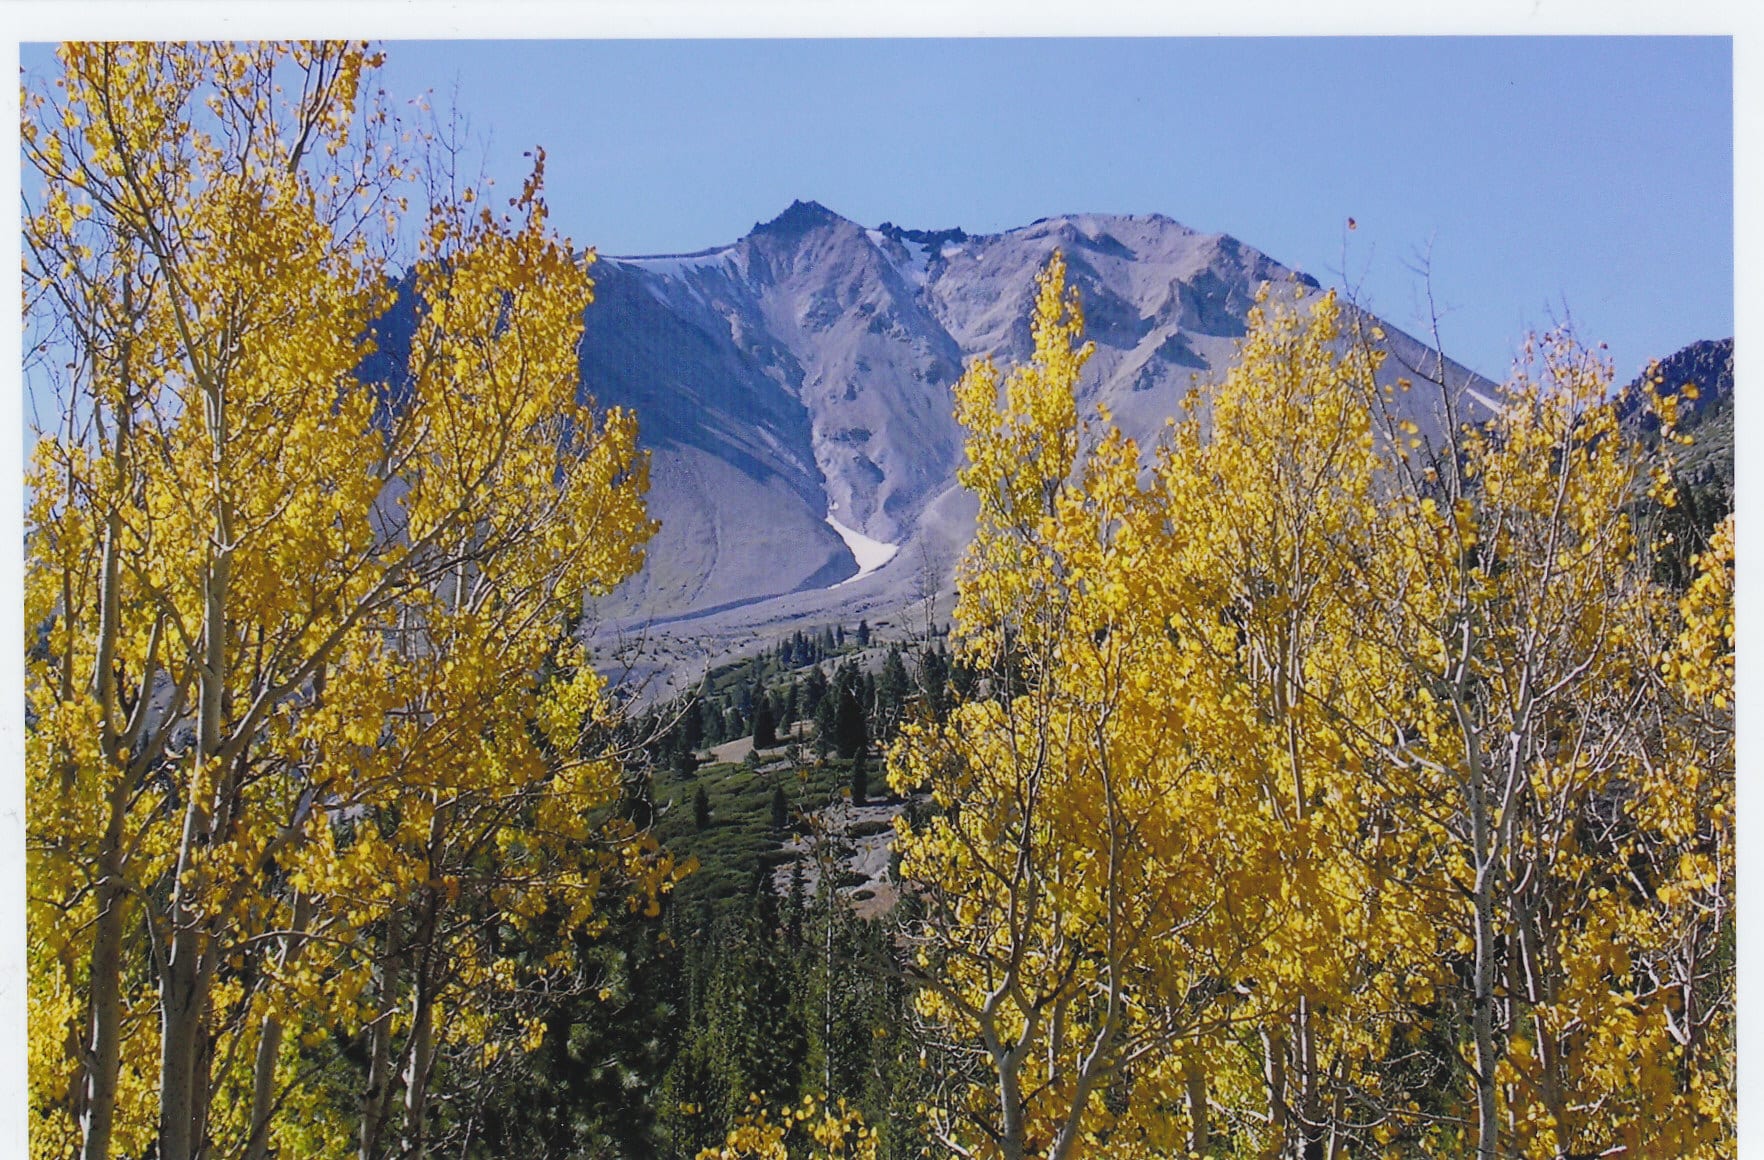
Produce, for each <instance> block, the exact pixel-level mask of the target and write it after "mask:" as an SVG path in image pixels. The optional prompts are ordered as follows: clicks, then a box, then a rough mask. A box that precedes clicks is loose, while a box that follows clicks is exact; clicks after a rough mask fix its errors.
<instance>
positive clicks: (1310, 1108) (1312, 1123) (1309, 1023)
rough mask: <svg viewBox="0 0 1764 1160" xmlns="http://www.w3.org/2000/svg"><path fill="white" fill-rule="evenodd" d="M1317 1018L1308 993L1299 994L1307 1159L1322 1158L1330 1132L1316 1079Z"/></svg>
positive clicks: (1302, 1135)
mask: <svg viewBox="0 0 1764 1160" xmlns="http://www.w3.org/2000/svg"><path fill="white" fill-rule="evenodd" d="M1315 1024H1316V1020H1315V1019H1314V1018H1313V1016H1312V1013H1311V1000H1310V998H1309V997H1308V996H1304V995H1300V996H1299V1006H1298V1015H1297V1026H1296V1028H1295V1031H1296V1033H1297V1035H1298V1048H1299V1069H1300V1076H1299V1079H1300V1085H1301V1087H1300V1105H1299V1106H1300V1107H1301V1108H1303V1109H1304V1115H1303V1116H1302V1117H1301V1122H1300V1124H1299V1137H1300V1139H1302V1140H1303V1141H1304V1144H1303V1150H1302V1153H1301V1154H1302V1155H1303V1156H1304V1160H1323V1150H1324V1141H1325V1140H1326V1138H1327V1136H1328V1132H1327V1130H1326V1129H1325V1128H1324V1126H1323V1114H1322V1099H1321V1093H1320V1091H1319V1086H1318V1083H1317V1036H1316V1027H1315Z"/></svg>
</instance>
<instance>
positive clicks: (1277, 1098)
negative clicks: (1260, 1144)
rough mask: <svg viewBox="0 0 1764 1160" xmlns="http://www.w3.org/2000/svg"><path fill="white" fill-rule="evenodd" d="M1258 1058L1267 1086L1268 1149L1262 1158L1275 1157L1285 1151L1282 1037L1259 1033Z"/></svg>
mask: <svg viewBox="0 0 1764 1160" xmlns="http://www.w3.org/2000/svg"><path fill="white" fill-rule="evenodd" d="M1262 1059H1263V1067H1264V1069H1265V1072H1264V1075H1265V1078H1266V1080H1267V1084H1268V1146H1267V1148H1265V1149H1263V1153H1262V1154H1263V1156H1264V1157H1268V1158H1270V1160H1271V1158H1272V1157H1276V1156H1279V1155H1280V1154H1281V1153H1282V1152H1284V1151H1285V1149H1286V1132H1287V1126H1286V1125H1287V1118H1286V1036H1285V1035H1283V1034H1277V1033H1271V1032H1267V1031H1264V1032H1262Z"/></svg>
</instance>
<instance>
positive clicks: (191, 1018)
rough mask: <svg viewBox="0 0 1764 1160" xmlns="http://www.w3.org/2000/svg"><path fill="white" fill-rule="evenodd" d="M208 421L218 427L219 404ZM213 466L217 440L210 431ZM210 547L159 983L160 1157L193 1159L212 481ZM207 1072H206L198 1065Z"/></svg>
mask: <svg viewBox="0 0 1764 1160" xmlns="http://www.w3.org/2000/svg"><path fill="white" fill-rule="evenodd" d="M213 411H214V414H213V415H211V417H210V422H211V425H212V427H213V429H215V430H216V431H217V432H219V431H220V430H222V429H223V422H222V418H221V409H220V405H219V404H218V402H217V403H215V404H214V406H213ZM215 441H216V450H215V458H216V462H217V465H218V462H219V460H220V456H221V450H220V448H221V446H222V443H223V441H222V439H221V437H220V435H219V434H218V433H217V435H216V436H215ZM215 486H216V493H217V498H216V503H217V505H218V510H217V513H216V518H215V524H216V530H215V534H216V545H215V547H214V548H213V549H212V550H213V551H214V556H213V558H212V560H211V561H210V563H209V567H208V574H207V576H206V577H205V578H204V581H205V582H204V585H203V605H204V607H203V615H202V642H203V661H202V669H201V674H200V678H199V682H198V688H199V690H200V692H199V693H198V700H197V723H196V746H195V751H194V752H193V753H192V754H191V757H190V763H191V769H190V778H189V782H188V794H189V801H188V802H186V803H185V806H184V831H183V835H182V837H181V839H180V841H179V844H178V859H177V877H176V879H175V880H174V881H173V883H172V897H171V915H170V917H171V923H170V931H169V933H168V935H167V938H166V948H167V949H166V963H165V968H164V975H163V977H162V979H161V984H160V1006H161V1015H160V1051H159V1160H195V1156H196V1145H197V1141H196V1126H197V1120H198V1118H199V1116H200V1113H201V1108H200V1106H199V1104H198V1102H197V1098H196V1085H197V1082H198V1080H199V1079H200V1080H201V1081H202V1083H203V1086H204V1087H206V1085H207V1078H208V1077H207V1075H206V1074H204V1075H202V1076H200V1077H199V1076H198V1075H197V1074H196V1073H197V1070H198V1069H197V1062H198V1056H200V1055H201V1054H202V1051H201V1047H202V1044H201V1040H202V1029H203V1026H204V1022H205V1019H204V1017H205V1016H206V1014H207V1006H208V995H207V986H206V981H207V972H206V971H204V970H203V969H202V968H203V964H202V962H201V961H200V960H201V959H202V958H203V957H204V955H205V954H206V953H207V948H206V945H205V944H206V942H207V939H206V937H205V931H204V926H205V924H204V923H202V922H201V921H200V920H199V918H198V914H197V910H196V906H195V905H193V901H194V900H193V899H192V895H193V894H195V895H198V896H199V895H200V891H201V884H200V883H198V882H195V881H192V878H193V875H194V873H195V871H194V869H193V862H194V860H195V857H196V853H197V848H198V846H200V845H205V844H206V843H207V842H208V840H209V837H210V835H209V833H208V830H209V825H210V813H209V810H208V800H209V798H210V796H211V795H212V794H213V793H214V792H215V787H214V786H213V785H212V784H211V782H212V781H213V779H215V778H216V777H218V776H219V773H220V771H219V770H218V769H217V768H216V758H217V757H218V756H219V754H220V749H221V713H222V706H223V703H224V701H225V698H226V687H227V637H228V635H229V625H228V618H227V589H228V582H229V579H230V574H231V571H232V567H231V565H232V558H231V553H232V528H231V524H232V520H231V518H230V514H229V512H228V511H227V504H226V500H225V499H224V498H222V497H220V495H219V492H220V484H219V482H218V480H217V482H216V485H215ZM204 1070H205V1069H204Z"/></svg>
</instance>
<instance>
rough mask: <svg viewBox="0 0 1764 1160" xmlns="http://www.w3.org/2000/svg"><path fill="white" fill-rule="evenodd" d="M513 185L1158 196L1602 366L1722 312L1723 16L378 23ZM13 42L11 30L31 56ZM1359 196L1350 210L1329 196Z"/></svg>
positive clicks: (1465, 321)
mask: <svg viewBox="0 0 1764 1160" xmlns="http://www.w3.org/2000/svg"><path fill="white" fill-rule="evenodd" d="M387 49H388V62H387V67H386V69H385V71H384V73H383V74H382V80H383V84H384V86H385V87H386V88H387V90H388V92H389V93H391V94H393V95H395V96H397V97H400V98H403V97H408V96H413V95H415V94H418V93H420V92H423V91H424V90H429V89H432V90H434V92H435V93H436V94H437V97H438V98H439V100H440V102H441V103H446V102H448V101H449V100H452V101H456V103H457V105H458V107H459V108H460V109H461V111H462V112H464V113H465V114H466V115H467V116H468V117H469V119H470V123H471V130H472V133H473V135H474V137H477V138H479V139H480V140H481V141H483V142H486V145H485V148H486V151H487V164H488V166H489V168H490V171H491V172H492V173H493V174H496V175H498V176H499V177H500V178H501V181H502V184H504V185H510V184H513V183H514V182H515V181H517V180H518V177H519V174H520V173H521V168H520V167H521V165H522V164H523V163H522V160H521V157H520V154H521V152H522V150H524V149H527V148H530V147H531V146H532V145H534V144H536V143H537V144H542V145H544V146H545V149H546V152H547V156H548V165H547V176H548V186H549V189H550V200H551V203H552V206H553V212H554V218H555V221H556V222H557V224H558V225H559V227H560V228H561V229H563V230H564V231H565V232H566V233H568V234H569V235H571V237H572V238H573V239H574V240H575V241H576V242H578V243H580V244H584V245H593V246H596V247H597V248H599V249H600V251H601V252H602V253H607V254H637V253H658V252H678V251H686V250H693V249H699V248H704V247H708V246H714V245H720V244H723V243H726V242H730V241H733V240H734V239H735V238H737V237H739V236H741V235H742V234H743V233H745V232H746V231H747V230H748V229H750V228H751V227H752V226H753V224H754V223H755V222H756V221H759V220H763V219H767V218H770V217H772V216H774V215H776V214H777V213H778V212H779V211H780V210H782V209H783V208H784V207H785V206H786V205H788V204H789V203H790V201H791V200H792V199H795V198H803V199H805V200H806V199H813V200H816V201H820V202H822V203H823V204H825V205H826V206H828V207H829V208H830V209H833V210H834V211H836V212H838V213H841V214H843V215H845V216H846V217H849V218H851V219H853V220H855V221H858V222H861V223H863V224H865V225H872V226H873V225H877V224H880V223H881V222H883V221H893V222H895V223H896V224H898V225H903V226H909V227H926V228H935V227H945V226H955V225H959V226H962V227H963V228H965V229H967V230H969V231H970V232H986V231H994V230H1000V229H1008V228H1010V227H1013V226H1018V225H1025V224H1027V223H1029V222H1030V221H1033V220H1034V219H1036V218H1039V217H1045V216H1049V215H1052V214H1058V213H1065V212H1074V211H1103V212H1120V213H1149V212H1158V213H1163V214H1166V215H1168V216H1170V217H1173V218H1175V219H1177V220H1178V221H1181V222H1183V223H1185V224H1187V225H1190V226H1193V227H1194V228H1197V229H1201V230H1207V231H1222V232H1225V233H1230V234H1233V235H1235V236H1236V237H1238V238H1240V239H1241V240H1243V241H1245V242H1247V243H1249V244H1250V245H1253V246H1255V247H1257V248H1259V249H1261V250H1263V251H1265V252H1267V253H1268V254H1270V255H1271V256H1273V257H1274V258H1276V259H1278V260H1280V261H1282V262H1285V263H1287V264H1288V265H1292V266H1296V267H1298V268H1300V269H1303V270H1306V271H1307V272H1309V273H1311V274H1314V275H1316V276H1317V277H1319V278H1320V279H1322V280H1323V281H1324V282H1325V283H1329V284H1335V283H1339V282H1340V281H1341V271H1342V268H1343V246H1344V242H1345V243H1346V245H1347V249H1346V267H1347V270H1348V273H1349V274H1350V275H1351V277H1352V278H1353V279H1354V280H1356V281H1358V282H1360V283H1361V287H1362V290H1363V292H1364V293H1365V294H1366V295H1367V296H1368V297H1369V299H1370V301H1371V304H1372V306H1373V307H1374V309H1376V310H1378V311H1379V312H1380V313H1381V314H1383V315H1384V316H1385V317H1386V318H1387V319H1389V320H1390V321H1392V322H1394V323H1396V324H1398V325H1400V326H1405V327H1409V328H1414V327H1415V326H1416V325H1417V324H1418V322H1419V320H1420V319H1421V318H1422V317H1424V311H1423V310H1422V307H1421V296H1420V290H1421V279H1420V277H1419V276H1418V275H1417V274H1416V273H1415V271H1414V266H1415V263H1416V262H1417V260H1418V259H1419V257H1420V256H1421V255H1422V254H1423V253H1425V252H1426V251H1427V250H1428V248H1429V247H1430V246H1431V253H1432V269H1433V283H1434V290H1435V295H1436V299H1437V301H1438V302H1439V304H1440V305H1441V306H1442V307H1443V308H1444V310H1445V318H1444V330H1443V333H1444V337H1445V341H1446V345H1447V347H1448V352H1449V353H1452V354H1454V355H1455V356H1456V357H1458V358H1459V359H1460V360H1461V361H1463V362H1465V363H1467V364H1469V365H1471V366H1474V367H1476V368H1477V369H1478V370H1481V371H1482V372H1483V373H1485V374H1488V375H1491V376H1494V377H1499V376H1500V375H1502V374H1504V373H1505V371H1506V369H1507V367H1508V366H1509V364H1510V362H1511V358H1512V353H1513V351H1514V349H1515V347H1516V345H1517V343H1518V341H1519V339H1520V338H1521V336H1522V335H1523V334H1524V332H1525V331H1526V330H1527V329H1529V328H1533V327H1539V328H1541V327H1545V326H1548V325H1550V323H1551V322H1552V321H1553V320H1555V319H1559V318H1561V317H1563V316H1564V315H1565V314H1567V315H1571V316H1572V318H1573V319H1574V322H1575V324H1576V326H1577V328H1578V330H1579V331H1580V333H1581V335H1582V337H1583V338H1586V339H1588V340H1591V341H1603V342H1606V343H1608V344H1609V346H1610V352H1611V356H1612V358H1613V359H1614V361H1615V363H1616V368H1617V373H1618V375H1619V377H1620V378H1622V379H1627V378H1628V377H1630V376H1631V375H1632V374H1633V373H1634V372H1635V371H1637V370H1638V369H1639V368H1640V367H1641V366H1642V365H1643V364H1645V362H1646V361H1647V359H1648V358H1650V357H1653V356H1656V355H1665V354H1668V353H1670V352H1672V351H1673V350H1676V349H1677V348H1678V347H1680V346H1682V345H1684V344H1685V343H1687V342H1690V341H1692V340H1695V339H1698V338H1715V337H1725V336H1727V335H1730V334H1732V333H1733V113H1732V79H1733V74H1732V52H1731V47H1730V41H1728V40H1727V39H1725V38H1689V37H1668V38H1645V39H1643V38H1617V37H1581V38H1553V39H1551V38H1521V37H1488V38H1456V39H1396V38H1344V37H1323V38H1307V39H1229V38H1189V39H1136V40H1082V39H1079V40H1074V39H1051V40H1049V39H1041V40H924V39H918V40H843V41H826V40H794V41H778V40H772V41H753V40H745V41H690V40H687V41H679V40H677V41H630V40H623V41H579V40H578V41H500V42H491V41H394V42H391V43H389V44H388V45H387ZM29 56H30V53H29V51H28V50H27V64H28V63H29V60H28V58H29ZM1350 216H1351V217H1353V218H1354V219H1356V221H1357V228H1356V229H1355V230H1354V231H1353V232H1352V233H1351V234H1350V233H1347V232H1346V230H1345V225H1346V221H1347V219H1348V218H1349V217H1350Z"/></svg>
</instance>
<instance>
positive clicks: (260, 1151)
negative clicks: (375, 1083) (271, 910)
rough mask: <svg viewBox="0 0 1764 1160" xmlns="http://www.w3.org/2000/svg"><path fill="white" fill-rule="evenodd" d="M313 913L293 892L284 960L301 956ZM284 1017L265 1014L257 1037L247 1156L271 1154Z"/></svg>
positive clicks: (260, 1159)
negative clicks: (291, 915)
mask: <svg viewBox="0 0 1764 1160" xmlns="http://www.w3.org/2000/svg"><path fill="white" fill-rule="evenodd" d="M311 916H312V899H311V898H310V897H309V896H308V895H307V894H305V893H304V892H301V893H297V894H296V895H295V896H294V917H293V921H292V922H291V923H290V924H289V927H290V929H289V933H288V936H287V938H286V939H285V940H284V942H283V943H282V962H283V964H284V965H291V964H292V963H293V962H294V960H295V959H297V958H298V957H299V956H300V948H301V944H302V942H303V941H304V940H303V938H302V935H303V933H304V932H305V930H306V924H307V923H308V922H309V921H310V920H311ZM282 1031H283V1028H282V1021H281V1020H280V1019H278V1018H276V1016H275V1015H274V1013H271V1014H268V1015H265V1016H264V1017H263V1030H262V1031H261V1033H260V1034H259V1035H258V1038H257V1061H256V1065H255V1067H254V1070H253V1074H252V1082H251V1120H250V1124H251V1136H250V1139H249V1140H248V1141H247V1143H246V1145H245V1155H244V1160H265V1158H266V1157H267V1156H268V1155H269V1128H270V1119H271V1117H272V1116H273V1115H274V1113H275V1106H276V1062H277V1060H278V1058H279V1057H280V1056H281V1051H282Z"/></svg>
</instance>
